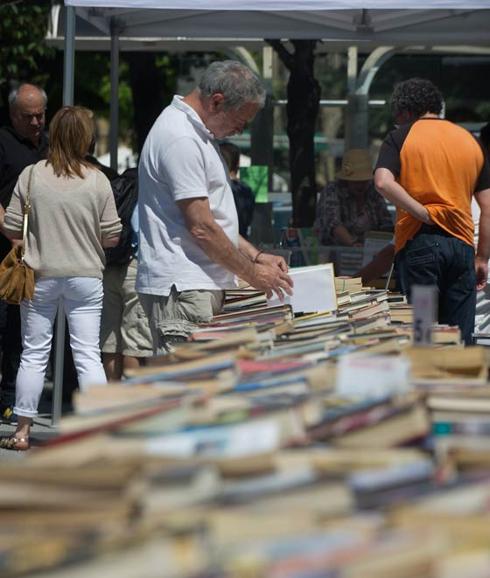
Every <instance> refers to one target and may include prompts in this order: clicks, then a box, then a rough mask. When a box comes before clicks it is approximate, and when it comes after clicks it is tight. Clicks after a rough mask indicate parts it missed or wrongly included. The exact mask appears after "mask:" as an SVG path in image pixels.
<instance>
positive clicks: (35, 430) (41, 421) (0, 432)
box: [0, 382, 69, 462]
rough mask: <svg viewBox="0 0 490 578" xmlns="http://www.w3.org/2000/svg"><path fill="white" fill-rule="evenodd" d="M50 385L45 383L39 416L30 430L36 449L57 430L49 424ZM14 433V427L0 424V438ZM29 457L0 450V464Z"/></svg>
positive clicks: (24, 453)
mask: <svg viewBox="0 0 490 578" xmlns="http://www.w3.org/2000/svg"><path fill="white" fill-rule="evenodd" d="M52 387H53V386H52V383H50V382H46V384H45V387H44V390H43V395H42V397H41V401H40V403H39V415H38V416H37V418H36V419H35V420H34V423H33V426H32V429H31V445H32V446H33V447H36V445H39V444H40V443H42V442H43V441H44V440H47V439H49V438H52V437H54V436H56V435H57V433H58V430H57V428H56V426H53V425H52V424H51V411H52V408H51V396H52ZM68 409H69V407H67V406H64V411H67V410H68ZM14 432H15V426H13V425H8V424H5V423H2V422H0V437H4V436H9V435H11V434H12V433H14ZM28 455H29V451H27V452H16V451H12V450H3V449H0V462H5V461H7V460H19V459H24V458H25V457H26V456H28Z"/></svg>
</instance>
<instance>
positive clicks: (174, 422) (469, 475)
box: [0, 284, 490, 578]
mask: <svg viewBox="0 0 490 578" xmlns="http://www.w3.org/2000/svg"><path fill="white" fill-rule="evenodd" d="M337 297H338V300H339V305H338V307H337V309H336V310H335V311H325V312H316V313H309V314H305V315H300V314H296V315H294V314H293V313H292V310H291V307H289V306H288V305H281V306H276V307H272V308H267V306H266V302H265V300H264V298H263V296H262V295H260V294H258V293H257V292H252V291H251V290H242V291H241V292H238V291H235V292H232V293H230V294H229V295H228V298H227V301H226V305H225V311H224V312H223V313H222V314H221V315H218V316H217V317H216V318H214V319H213V320H212V322H211V323H209V324H208V325H206V326H202V327H200V328H199V329H198V330H197V331H196V332H195V333H194V334H193V336H192V339H191V340H190V341H189V342H188V343H186V344H183V345H182V346H179V347H178V348H177V349H176V350H175V351H174V353H173V354H172V356H170V357H167V358H161V359H156V360H155V362H156V364H157V365H155V366H151V367H150V366H148V367H146V368H142V369H141V370H140V371H138V372H137V373H135V374H134V375H133V376H132V377H131V378H130V379H128V380H126V381H125V382H121V383H117V384H111V385H110V386H108V387H93V388H90V389H89V390H88V391H87V392H86V393H84V394H79V395H78V396H77V399H76V411H75V414H74V415H73V416H70V417H67V418H65V419H64V420H63V421H62V425H61V431H60V433H59V435H58V436H57V437H55V438H53V439H52V440H50V441H49V442H47V443H46V444H45V445H44V446H42V447H40V448H39V449H36V450H33V451H32V452H30V453H29V455H28V456H27V457H26V459H23V460H13V461H11V462H9V465H8V467H7V468H1V469H0V490H1V491H0V519H1V520H2V521H3V522H4V523H3V524H2V525H1V527H0V533H1V534H2V540H1V541H0V575H2V576H4V575H5V576H21V575H27V574H29V575H35V576H41V577H43V576H48V575H49V576H51V577H55V578H56V577H60V578H61V577H63V578H75V577H76V578H79V577H81V576H89V575H90V576H93V575H100V576H104V577H109V578H110V577H112V576H117V577H118V578H125V577H128V578H129V577H131V578H133V577H134V576H165V577H175V578H199V577H201V578H205V577H209V578H210V577H216V578H218V577H222V578H228V577H230V578H245V577H247V578H248V577H257V578H259V577H260V578H262V577H271V578H279V577H280V578H311V577H312V576H315V577H316V576H325V577H334V576H335V577H336V578H337V577H345V578H384V577H386V578H388V577H390V578H391V577H394V576H397V577H402V576H403V577H413V578H453V577H456V576H465V578H476V577H481V576H485V575H486V574H485V572H487V571H488V568H489V567H490V547H489V544H490V542H489V538H490V529H489V525H488V504H490V437H489V432H490V388H489V386H488V385H487V378H488V359H487V356H486V353H485V351H484V350H483V348H479V347H476V348H464V347H462V346H461V345H460V344H451V342H450V340H446V342H445V343H443V344H440V345H435V346H433V348H429V349H423V350H420V349H418V348H414V347H413V345H412V344H411V330H410V326H409V325H407V324H403V323H396V324H393V323H391V322H390V311H391V302H390V295H388V294H387V293H386V292H384V291H372V290H369V289H367V288H359V286H355V285H353V287H352V288H348V287H347V288H346V285H345V284H342V286H341V287H338V295H337ZM373 320H375V321H376V322H375V323H374V322H373V324H372V325H371V326H369V325H366V321H373ZM453 338H454V341H457V339H456V338H455V336H454V335H453ZM373 368H374V373H373ZM376 368H377V369H376ZM405 371H406V373H405ZM373 375H374V382H376V381H378V382H379V383H378V385H379V387H377V386H376V383H374V384H373ZM346 383H347V387H345V384H346Z"/></svg>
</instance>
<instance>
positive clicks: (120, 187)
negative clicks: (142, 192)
mask: <svg viewBox="0 0 490 578" xmlns="http://www.w3.org/2000/svg"><path fill="white" fill-rule="evenodd" d="M111 186H112V192H113V193H114V200H115V201H116V209H117V214H118V215H119V218H120V219H121V223H122V231H121V236H120V240H119V243H118V245H117V246H116V247H111V248H110V249H106V250H105V255H106V264H107V265H125V264H127V263H129V261H131V259H132V257H133V256H134V247H133V237H134V232H133V228H132V227H131V216H132V214H133V211H134V208H135V206H136V202H137V201H138V169H137V168H133V169H126V170H125V171H124V172H123V173H122V174H121V175H119V176H118V177H116V178H115V179H113V180H112V181H111Z"/></svg>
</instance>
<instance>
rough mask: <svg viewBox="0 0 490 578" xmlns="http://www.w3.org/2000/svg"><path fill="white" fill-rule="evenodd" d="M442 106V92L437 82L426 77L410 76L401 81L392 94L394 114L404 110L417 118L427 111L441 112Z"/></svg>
mask: <svg viewBox="0 0 490 578" xmlns="http://www.w3.org/2000/svg"><path fill="white" fill-rule="evenodd" d="M442 107H443V99H442V94H441V93H440V92H439V89H438V88H437V86H435V84H433V83H432V82H431V81H430V80H426V79H425V78H409V79H408V80H404V81H403V82H399V83H398V84H396V85H395V89H394V90H393V94H392V96H391V110H392V112H393V115H394V116H397V115H399V114H401V113H404V112H406V113H409V114H410V115H413V116H415V117H417V118H418V117H421V116H422V115H424V114H425V113H427V112H430V113H432V114H440V112H441V110H442Z"/></svg>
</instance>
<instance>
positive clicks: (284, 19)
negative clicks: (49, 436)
mask: <svg viewBox="0 0 490 578" xmlns="http://www.w3.org/2000/svg"><path fill="white" fill-rule="evenodd" d="M65 6H66V11H65V21H64V36H65V65H64V81H63V101H64V104H72V103H73V85H74V51H75V32H76V31H75V27H76V26H75V17H76V16H77V17H78V18H79V19H82V20H83V21H84V24H85V26H86V30H85V31H84V33H85V34H86V35H87V36H88V35H90V36H92V37H93V38H97V37H99V38H100V37H110V38H111V71H112V72H111V82H112V94H111V132H112V135H113V137H114V135H115V134H117V117H118V106H117V94H118V92H117V90H118V79H117V70H118V53H119V50H118V49H119V42H120V39H135V40H138V41H140V42H141V43H143V44H144V43H147V45H150V44H151V43H154V42H155V40H156V39H158V40H159V41H163V42H165V41H173V42H180V41H187V40H192V39H193V40H202V41H203V40H211V39H213V40H215V39H219V40H221V41H223V42H226V41H227V40H230V42H231V41H233V42H234V43H235V44H238V42H237V40H239V43H240V44H243V45H246V43H247V42H253V41H254V40H255V41H257V40H262V39H264V38H274V39H319V40H323V41H324V42H325V43H332V44H337V45H342V46H345V47H349V46H355V47H359V48H363V47H364V48H365V49H368V50H370V49H372V48H375V47H382V48H379V49H378V52H376V51H375V52H373V54H372V58H371V59H368V61H369V60H370V62H369V65H368V66H367V67H365V68H363V70H361V72H360V74H359V77H358V78H357V74H356V78H355V82H354V83H353V84H352V85H351V88H353V89H354V92H357V93H358V94H357V95H358V96H361V97H365V96H366V91H367V89H368V87H369V84H370V81H371V79H372V77H373V76H374V73H375V71H376V70H377V68H379V66H380V65H381V63H382V62H383V61H384V60H385V59H386V58H387V57H388V56H389V55H390V53H392V51H393V50H395V49H396V48H402V47H407V46H418V47H430V46H434V45H438V46H455V45H471V46H486V47H488V46H489V44H490V32H489V31H490V0H465V1H464V2H461V0H248V1H245V2H244V0H212V1H211V0H112V1H111V0H65ZM231 39H233V40H231ZM356 107H357V105H356V106H354V109H355V108H356ZM357 108H358V107H357ZM111 140H112V146H113V147H116V149H115V150H117V141H116V140H115V139H114V138H112V139H111ZM112 150H114V149H112ZM114 156H115V155H114ZM62 325H63V324H58V344H59V350H58V351H57V355H56V366H55V396H54V419H53V421H54V422H56V421H57V420H58V418H59V414H60V407H61V375H62V369H63V356H62V348H63V345H62V344H63V342H64V339H63V331H64V327H62Z"/></svg>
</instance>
